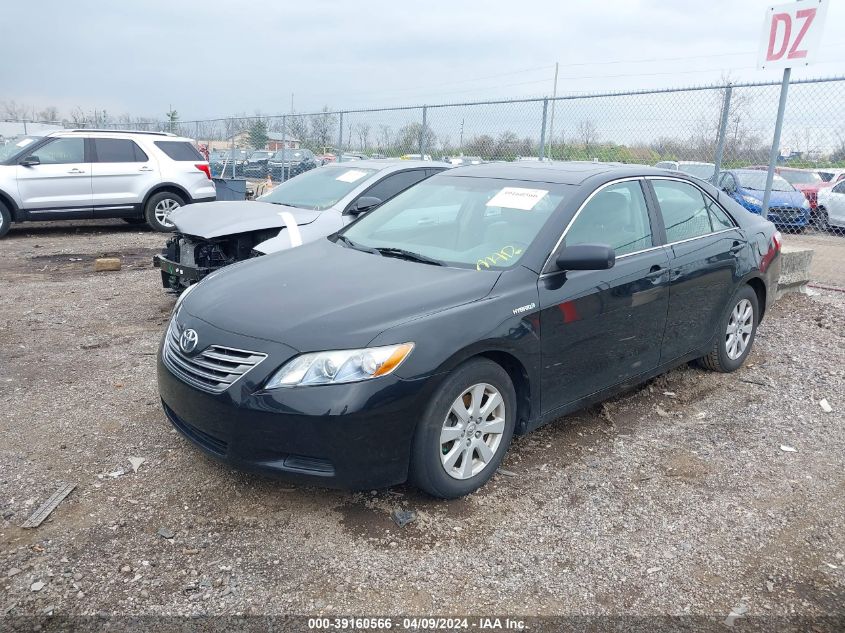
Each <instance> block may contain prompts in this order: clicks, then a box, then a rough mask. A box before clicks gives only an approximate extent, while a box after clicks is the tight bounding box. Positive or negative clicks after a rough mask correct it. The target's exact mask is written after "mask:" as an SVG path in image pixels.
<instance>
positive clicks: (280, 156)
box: [273, 149, 305, 161]
mask: <svg viewBox="0 0 845 633" xmlns="http://www.w3.org/2000/svg"><path fill="white" fill-rule="evenodd" d="M273 160H296V161H299V160H305V152H303V151H302V150H299V149H282V150H279V151H278V152H276V153H275V154H273Z"/></svg>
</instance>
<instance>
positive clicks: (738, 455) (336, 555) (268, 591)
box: [0, 222, 845, 628]
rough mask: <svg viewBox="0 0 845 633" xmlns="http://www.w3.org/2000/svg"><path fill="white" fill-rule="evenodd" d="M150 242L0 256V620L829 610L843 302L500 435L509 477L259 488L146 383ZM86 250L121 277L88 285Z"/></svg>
mask: <svg viewBox="0 0 845 633" xmlns="http://www.w3.org/2000/svg"><path fill="white" fill-rule="evenodd" d="M164 239H165V238H164V237H163V236H162V235H161V234H156V233H152V232H149V231H145V230H139V229H138V228H137V227H132V226H128V225H124V224H122V223H120V222H102V223H99V224H98V223H87V224H86V223H76V224H74V225H72V226H71V225H64V224H59V223H53V224H41V225H23V226H20V227H14V228H13V229H12V231H11V233H10V234H9V235H8V237H7V238H5V239H3V240H2V241H0V255H1V256H0V433H1V434H2V435H0V437H2V441H0V513H2V522H0V616H2V615H3V614H6V615H7V617H14V616H20V615H33V614H34V615H38V614H49V613H53V614H72V615H86V614H87V615H95V616H96V615H99V617H103V618H105V617H109V615H113V614H140V615H161V614H179V615H201V614H268V613H269V614H307V615H313V614H320V613H323V614H358V615H366V614H417V615H422V614H443V615H467V614H499V615H503V614H521V615H561V614H566V615H638V616H656V615H667V614H672V615H684V614H706V615H711V616H716V617H719V618H726V617H727V616H728V615H729V614H730V613H731V612H732V611H733V612H734V613H735V614H736V615H738V616H740V617H744V618H749V617H753V616H761V615H777V616H789V615H792V616H794V615H800V616H808V617H819V616H825V615H827V616H829V615H839V616H842V615H845V468H843V464H845V458H843V455H845V424H843V421H844V420H843V418H845V416H843V412H844V411H845V338H843V333H845V293H839V292H829V291H814V292H813V294H812V295H811V296H803V295H790V296H788V297H785V298H784V299H782V300H781V301H779V302H778V303H777V305H776V306H775V307H774V309H773V310H772V312H771V314H769V315H768V316H767V318H766V319H765V321H764V322H763V324H762V326H761V329H760V330H759V334H758V339H757V342H756V345H755V349H754V352H753V354H752V356H751V358H750V361H749V363H748V364H747V365H746V366H745V367H744V368H743V369H741V370H740V371H738V372H736V373H735V374H731V375H723V374H715V373H708V372H705V371H702V370H699V369H695V368H692V367H683V368H680V369H677V370H675V371H673V372H671V373H670V374H668V375H666V376H663V377H660V378H658V379H656V380H653V381H651V382H650V383H648V384H646V385H644V386H642V387H640V388H638V389H637V390H636V391H634V392H632V393H630V394H627V395H625V396H622V397H619V398H616V399H614V400H612V401H609V402H607V403H605V404H604V405H602V406H599V407H594V408H592V409H589V410H586V411H582V412H580V413H578V414H575V415H572V416H568V417H567V418H566V419H562V420H559V421H557V422H555V423H553V424H551V425H549V426H546V427H544V428H543V429H541V430H539V431H537V432H535V433H533V434H531V435H529V436H527V437H522V438H517V439H516V440H515V443H514V445H513V446H512V447H511V449H510V452H509V454H508V457H507V459H506V461H505V464H504V468H505V469H506V471H508V472H507V474H499V475H496V476H495V477H494V478H493V480H491V482H490V484H488V485H487V486H486V487H485V488H484V489H483V490H481V491H480V492H478V493H477V494H474V495H472V496H470V497H468V498H466V499H462V500H456V501H450V502H444V501H435V500H432V499H430V498H428V497H426V496H424V495H422V494H420V493H418V492H416V491H414V490H413V489H410V488H407V487H398V488H394V489H390V490H380V491H368V492H363V493H351V492H339V491H327V490H322V489H316V488H302V487H296V486H292V485H288V484H285V483H279V482H277V481H271V480H267V479H263V478H260V477H256V476H252V475H246V474H242V473H238V472H234V471H232V470H230V469H228V468H226V467H224V466H221V465H220V464H218V463H216V462H213V461H210V460H209V459H206V458H205V457H203V456H202V455H201V454H200V453H199V452H198V450H196V449H194V448H193V447H192V446H191V445H189V444H188V443H187V442H186V441H185V440H183V439H182V438H181V437H180V436H179V435H178V434H177V433H176V432H175V431H174V430H173V429H172V428H171V427H170V426H169V424H168V422H167V421H166V419H165V417H164V415H163V413H162V411H161V407H160V403H159V400H158V395H157V391H156V379H155V354H156V348H157V345H158V341H159V337H160V336H161V333H162V331H163V329H164V327H165V324H166V322H167V319H168V317H169V314H170V310H171V307H172V305H173V298H172V297H171V296H169V295H167V294H165V293H164V292H163V290H162V288H161V286H160V281H159V277H158V273H157V271H155V270H154V269H152V267H151V264H150V257H151V255H152V253H154V252H156V250H157V249H158V248H160V246H161V245H162V243H163V242H164ZM103 254H108V255H116V256H119V257H121V258H122V259H123V268H122V270H120V271H119V272H108V273H95V272H93V259H94V258H95V257H97V256H100V255H103ZM822 399H826V400H827V402H828V403H829V404H830V406H831V407H832V411H831V412H829V413H827V412H825V411H824V410H823V409H822V407H821V406H820V404H819V402H820V401H821V400H822ZM130 458H143V460H144V462H143V463H142V464H141V465H140V466H139V467H138V469H137V472H134V471H133V468H132V466H131V464H130ZM136 464H137V461H136ZM61 482H72V483H75V484H76V489H75V490H74V491H73V492H72V493H71V494H70V496H68V497H67V499H65V500H64V501H63V502H62V503H61V505H60V506H59V507H58V508H57V509H56V511H55V512H53V514H52V515H51V516H50V518H49V519H48V520H47V521H46V522H45V523H43V524H42V525H41V526H40V527H39V528H37V529H22V528H21V527H19V526H20V525H21V524H22V523H23V522H24V520H25V519H26V518H27V517H28V516H29V515H30V513H31V512H32V511H34V510H35V509H36V508H37V507H38V506H39V505H40V504H41V503H42V502H43V501H44V500H45V499H47V498H48V497H49V496H50V495H51V494H52V493H53V492H54V491H55V490H56V489H57V488H58V487H59V485H60V483H61ZM396 508H401V509H406V510H414V511H415V512H416V513H417V518H416V520H415V521H414V522H412V523H410V524H409V525H407V526H406V527H404V528H399V527H397V526H396V525H395V524H394V523H393V521H392V520H391V512H392V511H393V510H394V509H396ZM162 534H164V536H162ZM166 536H171V537H172V538H166ZM0 628H2V624H0Z"/></svg>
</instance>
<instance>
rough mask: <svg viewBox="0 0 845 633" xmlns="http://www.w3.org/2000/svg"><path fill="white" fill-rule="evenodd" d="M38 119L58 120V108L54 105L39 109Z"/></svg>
mask: <svg viewBox="0 0 845 633" xmlns="http://www.w3.org/2000/svg"><path fill="white" fill-rule="evenodd" d="M38 119H39V120H40V121H49V122H54V121H58V120H59V119H60V115H59V109H58V108H57V107H56V106H47V107H46V108H44V109H43V110H39V112H38Z"/></svg>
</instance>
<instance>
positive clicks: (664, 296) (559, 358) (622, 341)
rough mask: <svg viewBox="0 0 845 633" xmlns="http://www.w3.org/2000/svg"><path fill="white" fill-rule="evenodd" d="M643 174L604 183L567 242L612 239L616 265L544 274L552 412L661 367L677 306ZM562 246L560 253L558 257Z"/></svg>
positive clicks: (545, 375)
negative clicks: (672, 303) (671, 309)
mask: <svg viewBox="0 0 845 633" xmlns="http://www.w3.org/2000/svg"><path fill="white" fill-rule="evenodd" d="M642 187H643V184H642V181H641V180H640V179H630V180H624V181H618V182H613V183H610V184H608V185H605V186H603V187H602V188H600V189H598V190H597V191H596V192H595V193H594V194H593V196H592V197H591V198H590V199H589V200H588V201H587V202H586V203H585V205H584V206H583V207H582V208H581V210H580V212H579V213H578V214H577V215H576V217H575V218H574V220H573V221H572V223H571V226H569V227H568V229H567V231H566V233H565V235H564V237H563V240H562V242H561V246H560V248H565V247H567V246H572V245H574V244H608V245H610V246H612V247H613V248H614V249H615V251H616V263H615V264H614V266H613V267H612V268H610V269H609V270H578V271H565V272H564V271H560V272H559V271H555V272H546V273H544V274H543V275H542V276H541V277H540V280H539V283H538V290H539V298H540V308H541V311H540V332H541V350H542V363H541V371H542V376H541V389H542V391H541V393H542V409H543V412H544V413H547V412H550V411H553V410H555V409H558V408H560V407H561V406H563V405H566V404H567V403H570V402H574V401H576V400H579V399H581V398H583V397H585V396H588V395H590V394H593V393H595V392H597V391H601V390H602V389H605V388H607V387H611V386H613V385H617V384H620V383H624V382H625V381H626V380H629V379H631V378H633V377H635V376H637V375H639V374H642V373H644V372H647V371H649V370H651V369H654V368H655V367H656V366H657V364H658V362H659V360H660V345H661V342H662V340H663V331H664V328H665V325H666V312H667V309H668V306H669V257H668V255H667V253H666V250H665V248H664V247H663V246H661V245H660V242H661V239H660V237H659V235H658V234H657V232H656V231H655V230H654V228H653V227H654V225H655V222H654V221H653V218H652V215H651V214H650V213H649V210H648V206H647V204H646V196H645V194H644V191H643V188H642ZM560 248H559V249H558V250H557V251H555V252H554V253H552V257H555V256H556V255H557V253H558V252H559V251H560Z"/></svg>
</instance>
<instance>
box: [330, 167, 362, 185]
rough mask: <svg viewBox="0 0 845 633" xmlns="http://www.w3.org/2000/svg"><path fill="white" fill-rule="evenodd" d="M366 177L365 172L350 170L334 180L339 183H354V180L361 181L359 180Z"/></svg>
mask: <svg viewBox="0 0 845 633" xmlns="http://www.w3.org/2000/svg"><path fill="white" fill-rule="evenodd" d="M366 175H367V172H365V171H361V170H360V169H350V170H348V171H345V172H343V173H342V174H341V175H340V176H338V177H337V178H335V180H339V181H341V182H355V181H356V180H361V178H363V177H364V176H366Z"/></svg>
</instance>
